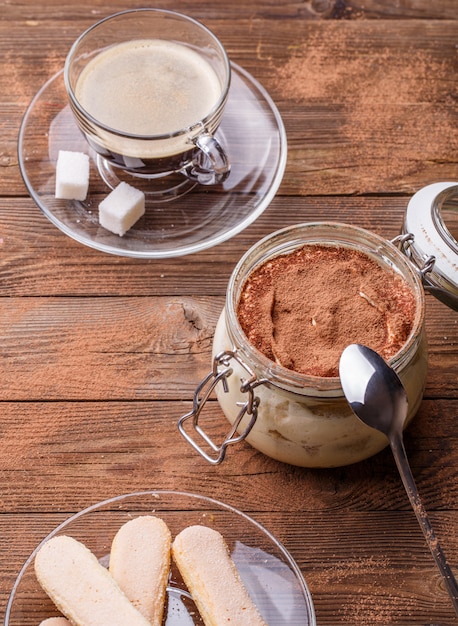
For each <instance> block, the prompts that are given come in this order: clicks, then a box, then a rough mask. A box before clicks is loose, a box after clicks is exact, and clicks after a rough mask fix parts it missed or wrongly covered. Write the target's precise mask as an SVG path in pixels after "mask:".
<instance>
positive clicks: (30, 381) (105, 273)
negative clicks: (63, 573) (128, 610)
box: [0, 0, 458, 626]
mask: <svg viewBox="0 0 458 626" xmlns="http://www.w3.org/2000/svg"><path fill="white" fill-rule="evenodd" d="M137 6H139V5H138V3H136V2H133V0H124V1H123V2H121V1H120V0H111V1H110V2H104V3H101V2H99V1H97V0H91V2H89V0H83V1H82V2H78V3H70V2H68V1H67V0H63V1H61V0H59V1H57V0H47V1H45V0H38V1H33V2H32V0H3V1H0V56H1V58H2V60H3V61H2V71H1V72H0V135H1V145H0V345H1V351H0V381H1V382H0V410H1V419H0V441H1V444H2V445H1V448H0V620H1V619H2V618H3V615H4V612H5V607H6V603H7V599H8V595H9V593H10V591H11V588H12V585H13V583H14V580H15V578H16V576H17V574H18V572H19V570H20V567H21V566H22V563H23V562H24V560H25V559H26V558H27V557H28V555H29V554H30V553H31V551H32V550H33V549H34V548H35V546H36V545H37V544H38V543H39V541H41V539H42V538H43V537H45V536H46V535H47V533H49V532H50V531H51V530H52V529H53V528H55V526H56V525H57V524H59V523H60V522H62V521H63V520H65V519H66V518H67V517H68V516H69V515H71V514H72V513H74V512H76V511H79V510H81V509H82V508H84V507H86V506H89V505H91V504H93V503H95V502H97V501H100V500H103V499H106V498H109V497H111V496H115V495H117V494H120V493H126V492H131V491H135V490H142V489H175V490H184V491H190V492H194V493H198V494H202V495H210V496H213V497H215V498H216V499H219V500H222V501H225V502H227V503H228V504H231V505H233V506H235V507H236V508H239V509H242V510H244V511H245V512H247V513H248V514H250V515H251V516H252V517H253V518H255V519H256V520H257V521H259V522H260V523H262V524H264V525H265V527H266V528H267V529H268V530H270V531H271V532H272V533H273V534H274V535H275V536H277V537H278V539H279V540H280V541H282V542H283V544H284V545H285V547H286V548H287V549H288V550H289V551H290V552H291V554H292V556H293V557H294V558H295V559H296V561H297V563H298V565H299V567H300V568H301V570H302V572H303V573H304V576H305V578H306V580H307V583H308V585H309V587H310V590H311V593H312V596H313V600H314V604H315V609H316V613H317V622H318V624H319V626H340V625H342V626H344V625H345V626H360V625H361V626H362V625H364V626H377V625H383V626H407V625H412V626H425V625H426V624H428V625H430V626H432V625H433V624H434V625H441V626H445V625H447V626H451V625H452V624H456V623H457V620H456V618H455V617H454V615H453V612H452V609H451V605H450V602H449V600H448V597H447V595H446V593H445V590H444V588H443V585H442V582H441V580H440V578H439V575H438V573H437V571H436V569H435V567H434V563H433V561H432V559H431V556H430V554H429V553H428V550H427V547H426V545H425V542H424V539H423V536H422V534H421V531H420V529H419V527H418V524H417V522H416V520H415V516H414V514H413V512H412V510H411V508H410V505H409V502H408V500H407V497H406V495H405V492H404V490H403V488H402V484H401V481H400V478H399V475H398V473H397V470H396V467H395V464H394V461H393V458H392V455H391V453H390V450H389V449H385V450H384V451H382V452H381V453H380V454H378V455H376V456H375V457H373V458H372V459H368V460H367V461H363V462H361V463H358V464H356V465H352V466H348V467H342V468H336V469H324V470H311V469H307V468H298V467H293V466H289V465H285V464H282V463H279V462H277V461H274V460H273V459H270V458H268V457H266V456H264V455H262V454H261V453H259V452H257V451H256V450H254V449H253V448H251V447H250V446H249V445H247V444H244V443H241V444H240V445H238V446H237V447H236V448H234V449H232V450H230V452H229V453H228V456H227V459H226V461H225V462H224V463H223V464H222V465H221V466H218V467H210V466H208V465H207V464H206V463H205V462H204V461H203V460H202V459H201V458H200V457H199V456H198V455H196V453H195V452H194V451H193V450H191V449H190V447H189V446H188V445H187V444H186V442H185V441H184V440H183V439H182V438H181V436H180V435H179V433H178V431H177V426H176V424H177V420H178V418H179V417H180V416H181V415H183V414H185V413H186V412H188V411H189V410H190V408H191V403H192V396H193V392H194V390H195V387H196V384H197V383H198V382H199V381H200V380H201V379H202V377H203V376H204V375H205V374H206V373H207V372H208V371H209V368H210V365H211V349H212V342H213V333H214V330H215V325H216V322H217V319H218V316H219V314H220V312H221V309H222V307H223V306H224V299H225V294H226V288H227V283H228V280H229V277H230V275H231V272H232V270H233V268H234V266H235V264H236V263H237V261H238V260H239V258H240V257H241V256H242V254H243V253H244V252H245V251H246V250H247V249H248V248H250V247H251V246H252V245H253V244H254V243H255V242H256V241H258V240H259V239H260V238H262V237H263V236H265V235H267V234H269V233H271V232H273V231H275V230H277V229H279V228H281V227H283V226H287V225H291V224H295V223H301V222H309V221H340V222H345V223H350V224H354V225H356V226H360V227H363V228H366V229H369V230H371V231H373V232H376V233H377V234H379V235H381V236H383V237H385V238H388V239H391V238H393V237H395V236H396V235H397V234H398V233H399V232H400V230H401V227H402V223H403V216H404V212H405V209H406V206H407V202H408V200H409V198H410V196H411V195H412V193H414V192H415V191H416V190H417V189H418V188H420V187H422V186H423V185H425V184H427V183H429V182H435V181H438V180H457V177H458V123H457V122H458V114H457V110H458V109H457V101H458V92H457V87H456V73H457V69H458V56H457V51H456V42H457V35H458V13H457V5H456V0H436V1H435V2H434V3H432V2H430V1H427V0H405V1H403V2H397V1H394V0H387V1H386V2H380V1H379V0H365V1H364V2H359V1H358V0H346V1H341V0H304V1H301V2H289V1H286V2H278V0H275V1H274V0H254V2H251V3H246V2H242V1H241V0H232V1H231V2H223V0H213V1H212V2H207V1H206V0H202V1H199V2H196V1H195V0H179V1H175V0H174V1H173V2H172V0H163V1H162V2H161V3H160V6H161V7H163V8H169V9H175V10H179V11H182V12H184V13H187V14H189V15H192V16H193V17H196V18H197V19H200V20H202V21H203V22H204V23H205V24H206V25H208V26H209V27H210V28H211V29H212V30H213V31H214V32H215V33H216V34H217V35H218V36H219V37H220V39H221V41H222V42H223V43H224V45H225V46H226V48H227V50H228V52H229V55H230V57H231V59H232V60H233V61H234V62H236V63H238V64H240V65H241V66H243V67H244V68H245V69H246V70H247V71H249V72H250V73H251V74H252V75H253V76H254V77H255V78H256V79H257V80H258V81H260V83H261V84H262V85H263V86H264V87H265V88H266V89H267V90H268V92H269V93H270V95H271V96H272V98H273V100H274V102H275V103H276V105H277V106H278V109H279V111H280V113H281V116H282V119H283V121H284V124H285V128H286V133H287V138H288V162H287V166H286V171H285V176H284V179H283V181H282V184H281V186H280V189H279V192H278V193H277V195H276V197H275V198H274V200H273V201H272V203H271V204H270V205H269V207H267V209H266V210H265V212H264V213H263V215H262V216H261V217H260V218H259V219H258V220H257V221H256V222H255V223H254V224H252V225H251V226H249V227H248V228H247V229H246V230H244V231H243V232H242V233H240V234H239V235H237V236H236V237H234V238H233V239H232V240H230V241H228V242H226V243H223V244H221V245H219V246H217V247H216V248H212V249H210V250H207V251H204V252H201V253H198V254H194V255H191V256H189V257H186V258H176V259H164V260H136V259H129V258H122V257H116V256H111V255H106V254H103V253H101V252H98V251H96V250H93V249H90V248H87V247H85V246H82V245H81V244H79V243H77V242H76V241H74V240H72V239H70V238H68V237H66V236H65V235H64V234H62V233H61V232H60V231H58V230H57V229H56V228H55V227H54V226H53V225H52V224H51V223H50V222H49V221H48V220H47V219H46V217H45V216H44V215H43V214H42V212H41V211H40V209H39V208H38V207H37V206H36V205H35V203H34V202H33V200H32V199H31V198H30V196H29V193H28V190H27V188H26V186H25V185H24V182H23V180H22V176H21V172H20V167H19V155H18V147H17V140H18V133H19V131H20V127H21V120H22V117H23V115H24V113H25V111H26V109H27V107H28V105H29V103H30V101H31V99H32V98H33V96H34V95H35V94H36V92H37V90H38V89H39V88H40V87H41V86H42V85H43V84H44V83H45V81H46V80H48V78H50V77H51V76H53V75H54V74H55V73H56V72H57V71H59V70H60V69H61V68H62V65H63V63H64V60H65V56H66V54H67V52H68V49H69V47H70V45H71V44H72V42H73V41H74V39H75V38H76V37H77V36H78V35H79V34H80V33H81V32H82V31H83V30H84V29H85V28H87V27H88V26H90V25H91V24H93V23H94V22H95V21H96V20H98V19H99V18H101V17H104V16H106V15H109V14H111V13H114V12H116V11H119V10H123V9H126V8H133V7H137ZM426 332H427V337H428V343H429V371H428V376H427V380H426V388H425V395H424V400H423V403H422V405H421V407H420V410H419V412H418V414H417V416H416V417H415V419H414V420H413V422H412V424H411V425H410V426H409V428H408V430H407V432H406V435H405V444H406V449H407V454H408V456H409V460H410V463H411V466H412V471H413V473H414V476H415V479H416V481H417V483H418V487H419V490H420V493H421V495H422V498H423V500H424V504H425V506H426V508H427V510H428V512H429V514H430V516H431V520H432V523H433V526H434V528H435V530H436V533H437V535H438V536H439V538H440V540H441V542H442V544H443V547H444V550H445V551H446V553H447V555H448V557H449V561H450V563H451V565H452V567H454V568H455V569H456V570H457V571H458V539H457V537H458V506H457V502H458V431H457V429H456V416H457V413H458V376H457V372H458V315H457V313H456V312H453V311H451V310H449V309H447V308H446V307H445V306H444V305H443V304H441V303H439V302H437V301H436V300H434V299H433V298H432V297H431V296H429V295H427V296H426ZM206 424H207V427H208V429H209V432H210V433H211V434H212V436H214V437H216V438H219V437H223V436H224V435H225V433H226V431H227V428H228V423H227V421H226V419H225V418H224V416H223V414H222V411H221V409H220V408H219V405H218V404H217V402H216V401H214V400H212V401H211V402H210V404H209V408H208V414H207V415H206ZM273 626H275V625H273Z"/></svg>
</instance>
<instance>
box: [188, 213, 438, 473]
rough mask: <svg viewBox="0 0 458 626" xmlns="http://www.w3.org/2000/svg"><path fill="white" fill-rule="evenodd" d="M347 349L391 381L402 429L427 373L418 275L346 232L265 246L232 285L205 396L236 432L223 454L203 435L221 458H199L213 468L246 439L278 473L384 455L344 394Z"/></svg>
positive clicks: (395, 253) (301, 229)
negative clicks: (371, 355) (382, 366)
mask: <svg viewBox="0 0 458 626" xmlns="http://www.w3.org/2000/svg"><path fill="white" fill-rule="evenodd" d="M350 343H362V344H364V345H368V346H369V347H371V348H373V349H374V350H376V351H377V352H379V353H380V354H381V355H382V356H383V357H384V358H385V360H386V361H387V362H388V363H389V364H390V365H391V366H392V367H393V368H394V369H395V370H396V372H397V373H398V375H399V377H400V378H401V380H402V382H403V384H404V386H405V388H406V391H407V395H408V400H409V414H408V417H407V420H406V425H407V424H408V423H409V422H410V420H411V419H412V417H413V416H414V415H415V413H416V411H417V410H418V407H419V405H420V402H421V400H422V395H423V388H424V381H425V377H426V368H427V347H426V339H425V333H424V292H423V288H422V284H421V279H420V277H419V275H418V273H417V272H416V271H415V270H414V268H413V266H412V265H411V263H410V262H409V261H408V260H407V259H406V258H405V256H404V255H403V254H402V253H401V252H400V251H399V250H398V249H397V248H396V247H395V246H394V245H393V244H392V243H390V242H388V241H386V240H384V239H382V238H381V237H379V236H377V235H375V234H373V233H371V232H369V231H366V230H363V229H360V228H356V227H352V226H349V225H345V224H337V223H309V224H302V225H297V226H293V227H289V228H285V229H283V230H280V231H278V232H276V233H273V234H272V235H270V236H268V237H266V238H265V239H263V240H261V241H260V242H259V243H257V244H256V245H255V246H253V247H252V248H251V249H250V250H249V251H248V252H247V253H246V254H245V255H244V256H243V257H242V259H241V260H240V262H239V263H238V265H237V266H236V268H235V270H234V272H233V274H232V276H231V279H230V281H229V286H228V290H227V296H226V306H225V309H224V310H223V312H222V314H221V316H220V319H219V321H218V324H217V328H216V332H215V337H214V344H213V360H214V364H213V371H212V372H211V374H210V375H209V377H207V379H206V380H205V381H204V383H203V385H202V386H201V389H200V390H199V391H200V392H202V390H204V395H205V394H206V395H209V390H210V389H211V390H212V389H214V390H215V393H216V395H217V398H218V401H219V404H220V405H221V408H222V410H223V412H224V414H225V416H226V417H227V419H228V420H229V422H230V423H231V424H232V429H231V431H230V432H229V435H228V437H227V438H226V440H225V442H224V443H223V445H222V446H217V445H216V444H214V443H213V442H212V441H211V439H210V438H209V437H208V436H207V435H206V434H205V433H203V431H202V429H201V428H200V427H199V426H198V432H199V434H200V435H202V436H203V438H204V440H205V442H206V444H209V445H210V448H211V449H212V450H213V452H214V453H216V456H215V455H214V454H213V455H212V454H208V453H205V452H204V451H203V449H202V450H200V451H201V453H203V455H204V456H206V458H207V460H209V461H211V462H213V463H217V462H220V461H221V460H222V458H223V457H224V453H225V449H226V447H227V445H229V444H230V443H234V442H236V441H239V440H240V439H246V441H248V442H249V443H250V444H251V445H252V446H253V447H255V448H257V449H258V450H260V451H261V452H263V453H264V454H266V455H268V456H270V457H273V458H275V459H277V460H279V461H283V462H286V463H290V464H293V465H299V466H304V467H335V466H341V465H347V464H350V463H355V462H357V461H360V460H362V459H365V458H368V457H370V456H372V455H374V454H376V453H377V452H379V451H380V450H381V449H382V448H384V447H385V446H386V445H387V440H386V438H385V437H384V435H382V434H381V433H379V432H377V431H375V430H373V429H371V428H369V427H368V426H366V425H364V424H363V423H361V422H360V421H359V420H358V418H357V417H355V415H354V414H353V412H352V410H351V409H350V407H349V405H348V403H347V401H346V399H345V396H344V394H343V390H342V387H341V385H340V380H339V377H338V366H339V359H340V355H341V353H342V351H343V349H344V348H345V347H346V346H347V345H349V344H350ZM205 387H208V389H207V390H205ZM200 404H201V402H200V400H198V401H197V402H195V409H196V407H197V408H198V412H199V411H200ZM195 413H196V411H195V410H194V412H193V414H194V419H196V417H195ZM185 417H186V416H185Z"/></svg>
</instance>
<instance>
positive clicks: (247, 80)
mask: <svg viewBox="0 0 458 626" xmlns="http://www.w3.org/2000/svg"><path fill="white" fill-rule="evenodd" d="M231 67H232V82H231V89H230V92H229V97H228V102H227V105H226V108H225V111H224V116H223V119H222V122H221V125H220V127H219V129H218V132H217V137H218V140H219V141H220V143H221V144H222V145H223V147H224V149H225V151H226V152H227V154H228V157H229V160H230V162H231V173H230V175H229V177H228V179H227V180H226V181H225V182H224V183H222V184H220V185H215V186H211V187H204V186H201V185H197V186H195V187H194V188H193V189H192V190H190V191H188V192H187V193H186V194H185V195H179V193H180V191H179V190H180V189H181V187H186V185H187V184H188V183H187V179H184V177H181V175H177V176H178V177H179V178H178V180H174V179H173V177H172V178H169V177H164V178H163V179H161V183H162V184H163V185H164V186H165V187H168V186H170V192H171V196H172V198H171V199H168V200H167V201H161V202H159V201H158V199H157V197H156V195H155V189H156V187H154V189H152V191H151V193H148V189H147V187H145V185H146V182H145V180H144V179H140V178H136V177H135V178H134V177H131V184H132V185H134V186H139V185H141V188H142V189H143V190H144V191H146V213H145V215H144V217H142V218H141V219H140V220H139V221H138V222H137V223H136V224H135V225H134V227H133V228H132V229H131V230H130V231H128V232H127V233H126V234H125V235H124V237H118V236H117V235H114V234H112V233H110V232H109V231H107V230H105V229H104V228H102V227H101V226H100V225H99V223H98V205H99V203H100V202H101V200H102V199H103V198H104V197H105V196H106V195H108V193H109V192H110V191H111V189H110V187H109V186H108V185H109V180H108V179H107V175H106V172H103V171H102V173H100V171H99V167H98V164H97V158H96V155H95V154H94V153H93V152H92V151H91V149H90V148H89V146H88V144H87V142H86V141H85V139H84V138H83V136H82V134H81V133H80V131H79V130H78V128H77V126H76V123H75V122H74V119H73V116H72V113H71V111H70V107H69V105H68V104H67V102H68V101H67V94H66V92H65V86H64V80H63V71H60V72H59V73H57V74H56V75H55V76H53V77H52V78H51V79H50V80H49V81H48V82H47V83H46V84H45V85H44V86H43V87H42V88H41V90H40V91H39V92H38V93H37V95H36V96H35V98H34V99H33V100H32V102H31V104H30V106H29V108H28V110H27V112H26V114H25V116H24V119H23V122H22V125H21V130H20V133H19V164H20V168H21V172H22V176H23V178H24V181H25V184H26V185H27V188H28V190H29V192H30V195H31V196H32V198H33V199H34V201H35V202H36V203H37V205H38V206H39V207H40V209H41V210H42V211H43V213H44V214H45V215H46V217H48V218H49V220H50V221H51V222H52V223H53V224H55V225H56V226H57V227H58V228H59V229H60V230H61V231H63V232H64V233H65V234H66V235H68V236H70V237H72V238H73V239H76V240H77V241H79V242H80V243H83V244H85V245H87V246H90V247H92V248H96V249H98V250H101V251H104V252H108V253H112V254H117V255H122V256H129V257H139V258H164V257H174V256H181V255H185V254H190V253H193V252H198V251H200V250H204V249H206V248H210V247H212V246H215V245H217V244H219V243H222V242H223V241H226V240H227V239H229V238H231V237H233V236H234V235H236V234H237V233H239V232H241V231H242V230H243V229H244V228H246V227H247V226H248V225H249V224H251V223H252V222H253V221H254V220H255V219H257V218H258V217H259V215H261V213H262V212H263V211H264V210H265V209H266V208H267V206H268V205H269V203H270V202H271V200H272V198H273V197H274V195H275V193H276V191H277V189H278V187H279V185H280V183H281V180H282V178H283V173H284V170H285V166H286V153H287V143H286V134H285V130H284V126H283V122H282V119H281V116H280V114H279V112H278V110H277V108H276V106H275V104H274V103H273V101H272V99H271V98H270V96H269V94H268V93H267V92H266V91H265V89H264V88H263V87H262V86H261V85H260V84H259V83H258V82H257V81H256V80H255V79H254V78H253V77H252V76H251V75H250V74H249V73H248V72H246V71H245V70H244V69H243V68H241V67H239V66H237V65H236V64H234V63H232V65H231ZM59 150H70V151H76V152H86V153H87V154H89V156H90V159H91V177H90V185H89V193H88V196H87V199H86V200H85V201H84V202H79V201H75V200H57V199H56V198H55V197H54V193H55V167H56V161H57V155H58V153H59ZM124 180H127V179H126V178H125V177H124ZM107 183H108V184H107ZM155 184H157V183H155ZM174 188H176V189H177V190H178V191H177V195H178V197H173V189H174ZM159 192H160V193H161V194H162V193H163V190H161V189H159V190H158V192H157V193H159Z"/></svg>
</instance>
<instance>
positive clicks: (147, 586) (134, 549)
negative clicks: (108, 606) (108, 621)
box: [109, 515, 172, 626]
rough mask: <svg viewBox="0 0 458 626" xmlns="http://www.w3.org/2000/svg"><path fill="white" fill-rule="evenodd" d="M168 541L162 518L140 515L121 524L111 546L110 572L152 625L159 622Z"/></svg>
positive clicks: (167, 568)
mask: <svg viewBox="0 0 458 626" xmlns="http://www.w3.org/2000/svg"><path fill="white" fill-rule="evenodd" d="M171 544H172V536H171V534H170V530H169V529H168V527H167V525H166V524H165V522H164V521H163V520H161V519H160V518H159V517H153V516H151V515H142V516H140V517H137V518H135V519H132V520H130V521H129V522H127V523H126V524H124V525H123V526H121V528H120V529H119V530H118V532H117V534H116V536H115V538H114V540H113V543H112V546H111V554H110V567H109V570H110V573H111V575H112V576H113V578H114V579H115V580H116V582H117V583H118V585H119V587H120V588H121V589H122V590H123V591H124V593H125V594H126V596H127V597H128V598H129V600H130V601H131V603H132V604H133V605H134V606H135V607H136V608H137V609H138V610H139V611H140V613H141V614H142V615H144V617H146V619H147V620H148V621H149V622H150V624H152V625H153V626H161V624H162V615H163V612H164V605H165V593H166V587H167V580H168V575H169V570H170V549H171Z"/></svg>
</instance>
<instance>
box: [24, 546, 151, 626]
mask: <svg viewBox="0 0 458 626" xmlns="http://www.w3.org/2000/svg"><path fill="white" fill-rule="evenodd" d="M35 573H36V576H37V579H38V582H39V583H40V585H41V586H42V587H43V589H44V591H45V592H46V593H47V594H48V595H49V597H50V598H51V600H53V602H54V604H55V605H56V606H57V608H58V609H59V611H61V613H63V614H64V615H65V617H67V618H68V619H69V620H70V622H71V623H72V624H73V626H107V624H110V626H127V625H129V626H150V625H149V622H148V620H147V619H146V618H145V617H143V615H142V614H141V613H140V612H139V611H137V609H136V608H135V607H134V606H133V605H132V604H131V603H130V602H129V600H128V598H127V597H126V596H125V595H124V593H123V592H122V591H121V589H120V588H119V586H118V585H117V584H116V582H115V580H114V579H113V577H112V576H111V574H110V573H109V572H108V570H107V569H105V568H104V567H103V566H102V565H100V563H99V562H98V560H97V559H96V557H95V556H94V554H92V552H90V550H88V549H87V548H86V546H84V545H83V544H82V543H80V542H79V541H76V540H75V539H73V538H72V537H67V536H65V535H60V536H57V537H53V538H52V539H50V540H49V541H47V542H46V543H45V544H43V546H42V547H41V548H40V550H39V551H38V553H37V555H36V557H35Z"/></svg>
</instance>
